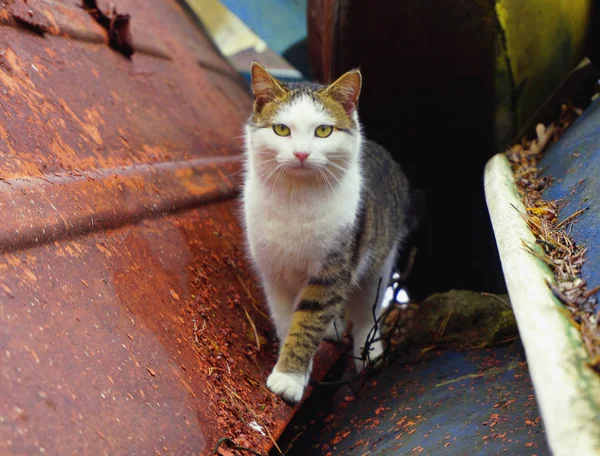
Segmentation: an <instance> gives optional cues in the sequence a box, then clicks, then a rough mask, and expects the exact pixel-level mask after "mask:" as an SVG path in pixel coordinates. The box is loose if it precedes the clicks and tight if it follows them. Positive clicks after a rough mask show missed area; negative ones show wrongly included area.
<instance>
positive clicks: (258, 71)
mask: <svg viewBox="0 0 600 456" xmlns="http://www.w3.org/2000/svg"><path fill="white" fill-rule="evenodd" d="M250 73H251V75H252V92H253V93H254V108H255V110H256V111H258V112H260V110H261V109H262V107H263V106H264V105H265V104H267V103H269V102H272V101H275V100H276V99H277V98H279V97H282V96H283V95H284V94H285V88H284V87H283V86H282V85H281V84H280V83H279V81H278V80H277V79H275V78H274V77H273V76H271V74H270V73H269V72H268V71H267V70H266V69H265V67H263V66H262V65H261V64H260V63H258V62H253V63H252V68H251V70H250Z"/></svg>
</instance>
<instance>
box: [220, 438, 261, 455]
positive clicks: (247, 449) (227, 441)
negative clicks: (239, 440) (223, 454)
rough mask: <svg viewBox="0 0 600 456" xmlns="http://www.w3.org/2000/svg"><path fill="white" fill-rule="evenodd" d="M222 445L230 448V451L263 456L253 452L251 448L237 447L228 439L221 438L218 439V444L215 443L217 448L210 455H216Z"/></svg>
mask: <svg viewBox="0 0 600 456" xmlns="http://www.w3.org/2000/svg"><path fill="white" fill-rule="evenodd" d="M223 444H225V445H227V447H228V448H231V449H232V450H237V451H247V452H248V453H252V454H253V455H254V456H263V454H262V453H259V452H258V451H255V450H253V449H251V448H246V447H243V446H239V445H237V444H236V443H235V442H234V441H233V440H232V439H230V438H229V437H223V438H221V439H219V440H218V442H217V446H215V449H214V450H213V452H212V454H217V452H218V451H219V448H220V446H221V445H223Z"/></svg>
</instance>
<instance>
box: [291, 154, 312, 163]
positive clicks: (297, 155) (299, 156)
mask: <svg viewBox="0 0 600 456" xmlns="http://www.w3.org/2000/svg"><path fill="white" fill-rule="evenodd" d="M294 155H295V156H296V157H298V160H300V161H301V162H303V161H304V160H306V159H307V158H308V156H309V155H310V154H309V153H308V152H294Z"/></svg>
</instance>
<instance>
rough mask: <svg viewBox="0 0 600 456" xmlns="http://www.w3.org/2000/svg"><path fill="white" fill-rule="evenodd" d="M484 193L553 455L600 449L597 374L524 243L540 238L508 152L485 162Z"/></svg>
mask: <svg viewBox="0 0 600 456" xmlns="http://www.w3.org/2000/svg"><path fill="white" fill-rule="evenodd" d="M484 184H485V194H486V201H487V205H488V210H489V213H490V217H491V220H492V225H493V229H494V234H495V237H496V242H497V245H498V250H499V252H500V259H501V262H502V269H503V271H504V276H505V280H506V285H507V288H508V292H509V295H510V299H511V303H512V305H513V310H514V312H515V316H516V319H517V324H518V327H519V332H520V334H521V339H522V341H523V345H524V347H525V352H526V355H527V362H528V368H529V372H530V374H531V379H532V382H533V385H534V388H535V392H536V396H537V399H538V404H539V407H540V410H541V413H542V418H543V421H544V425H545V428H546V431H547V437H548V441H549V445H550V448H551V449H552V451H553V453H554V454H555V455H565V456H566V455H572V454H586V455H587V454H589V455H592V454H600V432H599V430H598V419H599V418H600V377H598V375H597V374H595V373H594V372H592V370H591V368H590V367H589V366H588V364H587V361H588V356H587V352H586V350H585V347H584V344H583V341H582V339H581V335H580V334H579V331H578V330H577V329H576V328H575V327H574V325H573V324H572V323H571V322H570V321H569V319H568V318H567V317H565V316H564V315H563V314H562V313H561V306H562V304H561V303H559V302H558V301H557V300H556V298H555V297H554V296H553V294H552V292H551V291H550V289H549V287H548V285H547V283H546V281H552V280H553V275H552V272H551V271H550V270H549V269H548V267H547V266H545V265H543V264H542V263H541V262H540V261H538V260H536V259H535V258H534V257H533V256H532V255H531V254H529V253H528V252H527V251H526V250H525V249H524V247H523V242H525V243H529V244H531V245H535V238H534V236H533V234H532V233H531V232H530V231H529V228H528V227H527V225H526V223H525V220H524V218H523V214H525V208H524V206H523V203H522V201H521V199H520V197H519V194H518V191H517V188H516V185H515V183H514V178H513V175H512V171H511V168H510V164H509V162H508V159H507V158H506V156H505V155H504V154H497V155H495V156H494V157H492V158H491V159H490V161H489V162H488V163H487V165H486V169H485V176H484Z"/></svg>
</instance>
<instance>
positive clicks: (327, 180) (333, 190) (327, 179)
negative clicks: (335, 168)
mask: <svg viewBox="0 0 600 456" xmlns="http://www.w3.org/2000/svg"><path fill="white" fill-rule="evenodd" d="M319 169H321V170H324V171H328V172H329V174H331V175H332V176H333V177H335V175H334V174H333V173H332V172H331V171H329V170H328V169H327V168H325V167H323V166H321V167H319ZM323 177H324V178H325V181H326V182H327V185H329V188H331V191H332V192H333V195H334V196H335V198H336V199H337V193H336V192H335V189H334V188H333V185H332V184H331V181H330V180H329V178H328V177H327V174H325V173H323ZM335 179H336V180H337V181H338V183H339V182H340V181H339V179H338V178H337V177H335Z"/></svg>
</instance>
